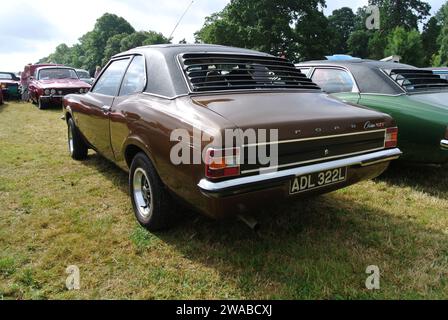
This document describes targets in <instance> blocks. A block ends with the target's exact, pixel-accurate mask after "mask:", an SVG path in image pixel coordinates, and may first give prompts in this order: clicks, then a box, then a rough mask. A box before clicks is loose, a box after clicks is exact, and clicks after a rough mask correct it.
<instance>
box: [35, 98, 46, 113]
mask: <svg viewBox="0 0 448 320" xmlns="http://www.w3.org/2000/svg"><path fill="white" fill-rule="evenodd" d="M37 106H38V108H39V109H40V110H44V109H47V108H48V102H47V101H44V100H43V99H42V98H39V101H38V102H37Z"/></svg>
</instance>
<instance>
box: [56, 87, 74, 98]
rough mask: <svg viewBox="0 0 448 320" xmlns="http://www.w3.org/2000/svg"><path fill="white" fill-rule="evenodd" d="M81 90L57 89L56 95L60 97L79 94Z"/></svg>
mask: <svg viewBox="0 0 448 320" xmlns="http://www.w3.org/2000/svg"><path fill="white" fill-rule="evenodd" d="M79 89H80V88H63V89H56V94H57V95H60V96H65V95H67V94H72V93H79Z"/></svg>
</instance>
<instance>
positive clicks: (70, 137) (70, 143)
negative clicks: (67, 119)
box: [68, 125, 75, 154]
mask: <svg viewBox="0 0 448 320" xmlns="http://www.w3.org/2000/svg"><path fill="white" fill-rule="evenodd" d="M74 148H75V147H74V144H73V130H72V126H71V125H69V126H68V151H69V152H70V154H73V150H74Z"/></svg>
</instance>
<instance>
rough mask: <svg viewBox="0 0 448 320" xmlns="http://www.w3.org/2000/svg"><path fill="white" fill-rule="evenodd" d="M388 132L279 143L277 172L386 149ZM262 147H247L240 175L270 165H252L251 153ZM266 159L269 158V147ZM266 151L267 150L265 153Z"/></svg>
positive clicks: (245, 147)
mask: <svg viewBox="0 0 448 320" xmlns="http://www.w3.org/2000/svg"><path fill="white" fill-rule="evenodd" d="M384 139H385V130H377V131H372V132H362V133H357V134H347V135H335V136H330V137H323V138H317V139H314V138H311V139H298V140H291V141H283V142H281V143H279V144H278V170H285V169H290V168H293V167H298V166H300V165H304V164H309V163H314V162H324V161H327V160H330V159H336V158H343V157H345V156H350V155H355V154H362V153H366V152H369V151H375V150H381V149H384ZM259 147H260V146H259V145H246V146H244V148H243V150H244V152H243V153H242V155H241V156H242V159H241V161H242V162H241V163H242V164H241V173H242V174H255V173H259V170H260V169H262V168H268V167H269V166H270V164H265V165H262V164H260V163H257V164H249V163H248V159H249V154H251V153H252V154H254V153H255V152H257V153H256V154H258V150H259ZM266 149H267V152H268V154H267V156H268V157H269V156H270V154H269V147H267V148H266ZM263 152H265V151H263Z"/></svg>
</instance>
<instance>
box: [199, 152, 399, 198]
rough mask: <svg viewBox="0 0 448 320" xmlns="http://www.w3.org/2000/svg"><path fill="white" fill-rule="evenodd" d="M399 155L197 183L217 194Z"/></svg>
mask: <svg viewBox="0 0 448 320" xmlns="http://www.w3.org/2000/svg"><path fill="white" fill-rule="evenodd" d="M401 154H402V152H401V151H400V149H398V148H395V149H389V150H383V151H379V152H374V153H369V154H364V155H360V156H356V157H351V158H346V159H340V160H335V161H329V162H324V163H319V164H313V165H309V166H304V167H298V168H293V169H289V170H284V171H275V172H268V173H263V174H260V175H257V176H250V177H242V178H236V179H232V180H227V181H222V182H212V181H209V180H207V179H202V180H201V181H200V182H199V184H198V187H199V188H200V189H201V190H202V191H205V192H210V193H219V192H223V191H227V190H229V189H236V188H243V187H246V186H249V185H252V184H257V183H265V182H274V181H275V180H278V179H288V178H293V177H298V176H302V175H305V174H311V173H315V172H319V171H325V170H331V169H336V168H341V167H349V166H354V165H360V166H363V167H366V166H369V165H374V164H378V163H381V162H387V161H391V160H395V159H398V158H399V157H400V155H401Z"/></svg>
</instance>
